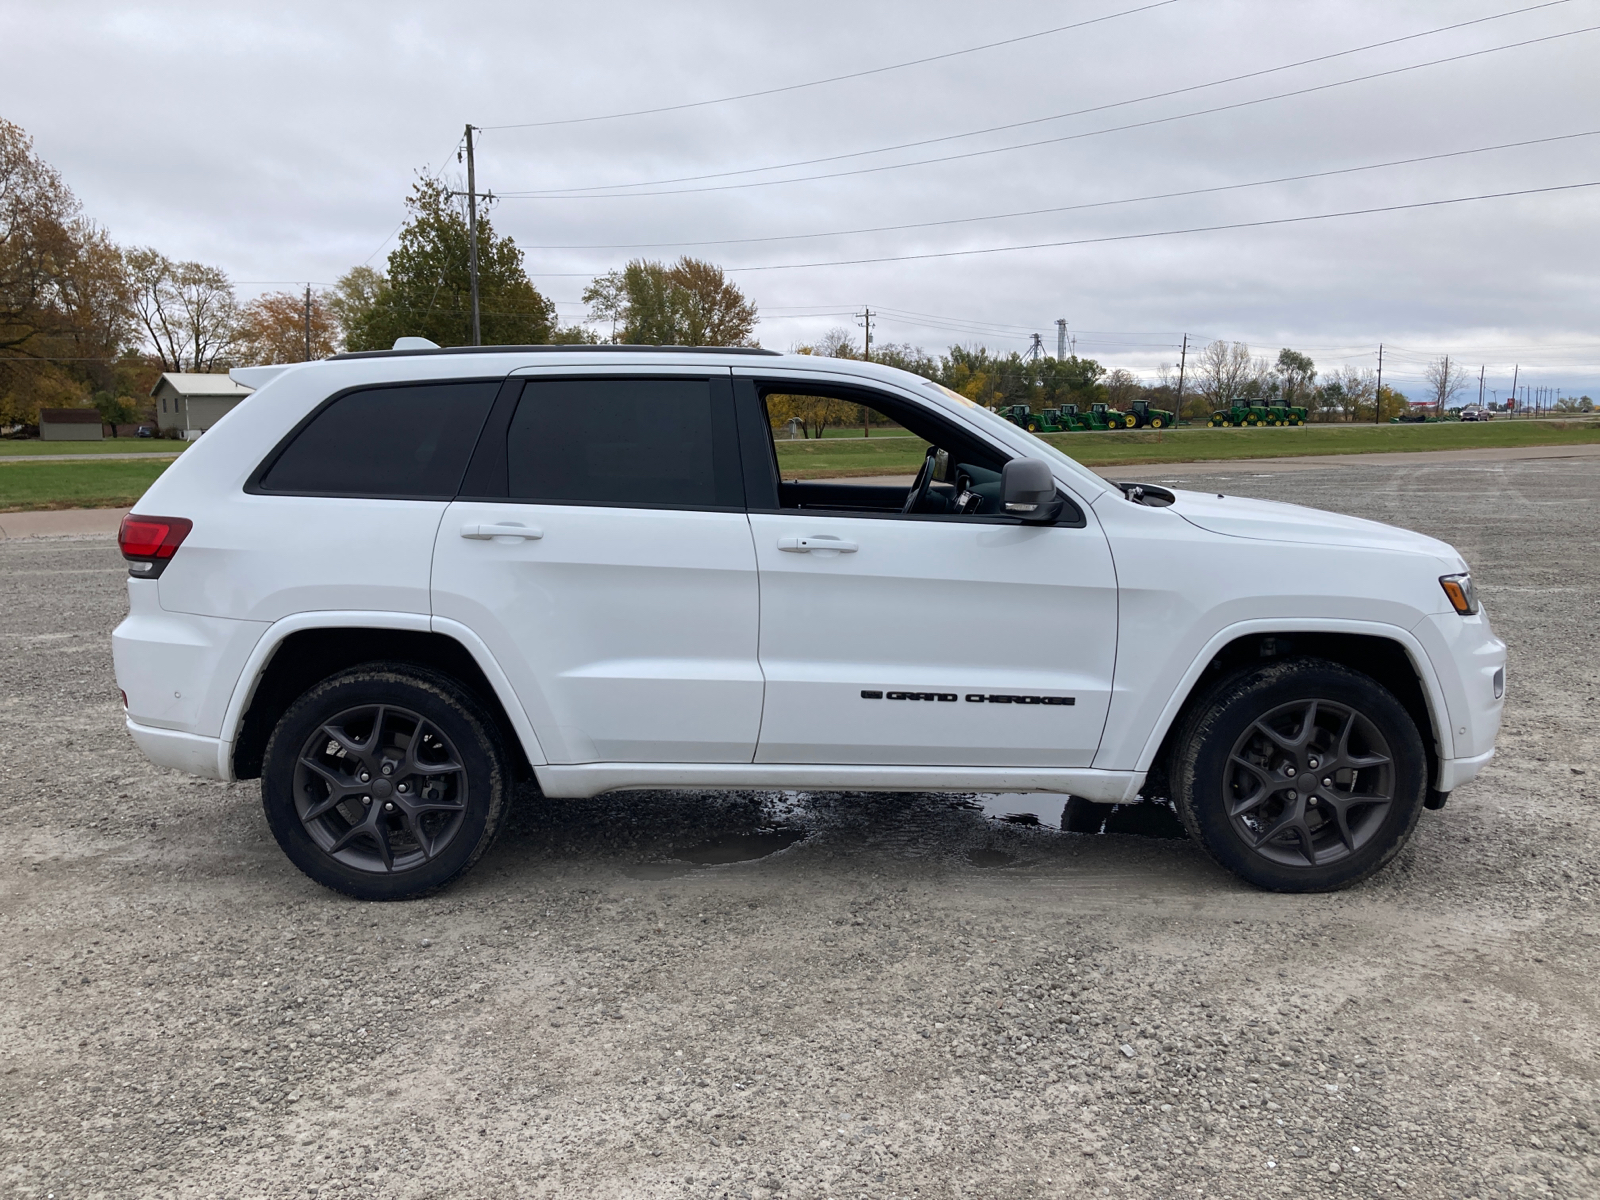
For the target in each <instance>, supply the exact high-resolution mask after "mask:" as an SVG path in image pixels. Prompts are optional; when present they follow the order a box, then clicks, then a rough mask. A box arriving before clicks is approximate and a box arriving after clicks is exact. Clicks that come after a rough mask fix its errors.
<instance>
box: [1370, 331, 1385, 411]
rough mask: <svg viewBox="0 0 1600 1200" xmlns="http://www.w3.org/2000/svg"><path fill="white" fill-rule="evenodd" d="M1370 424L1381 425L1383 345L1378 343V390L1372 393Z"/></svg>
mask: <svg viewBox="0 0 1600 1200" xmlns="http://www.w3.org/2000/svg"><path fill="white" fill-rule="evenodd" d="M1372 423H1373V424H1374V425H1382V424H1383V343H1382V342H1379V343H1378V390H1377V391H1375V392H1373V393H1372Z"/></svg>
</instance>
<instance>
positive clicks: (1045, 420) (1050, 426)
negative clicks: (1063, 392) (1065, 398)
mask: <svg viewBox="0 0 1600 1200" xmlns="http://www.w3.org/2000/svg"><path fill="white" fill-rule="evenodd" d="M1069 428H1070V426H1069V425H1068V424H1067V422H1066V420H1065V419H1064V418H1063V417H1062V415H1061V410H1060V409H1059V408H1042V409H1040V410H1039V428H1038V429H1034V430H1030V432H1032V433H1064V432H1065V431H1066V430H1067V429H1069Z"/></svg>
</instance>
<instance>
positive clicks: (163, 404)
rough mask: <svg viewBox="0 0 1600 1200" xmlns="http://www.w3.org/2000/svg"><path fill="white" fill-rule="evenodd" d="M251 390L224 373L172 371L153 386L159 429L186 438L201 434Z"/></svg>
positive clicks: (152, 391) (152, 397)
mask: <svg viewBox="0 0 1600 1200" xmlns="http://www.w3.org/2000/svg"><path fill="white" fill-rule="evenodd" d="M251 390H252V389H250V388H247V387H245V386H244V385H243V384H239V383H235V382H234V381H233V380H231V379H229V378H228V377H227V376H226V375H223V374H215V375H212V374H206V373H204V372H202V373H195V372H193V371H168V372H166V373H165V374H163V375H162V376H161V378H160V379H158V380H156V385H155V387H153V388H151V389H150V397H151V399H153V400H154V401H155V402H156V429H157V431H158V432H160V433H164V434H167V433H176V434H178V435H179V436H181V437H184V438H195V437H198V436H199V435H200V434H202V433H204V432H205V431H206V430H208V429H210V428H211V427H212V426H213V425H215V424H216V423H217V422H218V421H220V420H222V418H223V417H225V416H227V415H228V413H230V412H232V411H233V406H234V405H236V404H238V403H239V401H241V400H243V399H244V398H245V397H246V396H248V395H249V394H250V392H251Z"/></svg>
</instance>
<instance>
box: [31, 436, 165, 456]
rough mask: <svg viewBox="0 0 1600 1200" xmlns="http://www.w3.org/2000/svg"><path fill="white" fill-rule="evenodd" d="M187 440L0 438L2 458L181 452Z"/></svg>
mask: <svg viewBox="0 0 1600 1200" xmlns="http://www.w3.org/2000/svg"><path fill="white" fill-rule="evenodd" d="M187 447H188V443H187V442H178V441H173V440H172V439H170V438H131V437H125V438H107V439H106V440H105V441H103V442H43V441H40V440H39V439H37V438H27V439H22V438H0V459H5V458H34V457H40V456H42V457H45V458H48V457H50V455H52V454H182V453H183V452H184V450H185V449H186V448H187Z"/></svg>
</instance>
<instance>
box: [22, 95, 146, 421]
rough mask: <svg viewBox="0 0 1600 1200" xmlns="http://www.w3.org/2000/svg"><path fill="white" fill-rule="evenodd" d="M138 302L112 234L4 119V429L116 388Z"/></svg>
mask: <svg viewBox="0 0 1600 1200" xmlns="http://www.w3.org/2000/svg"><path fill="white" fill-rule="evenodd" d="M128 300H129V294H128V279H127V276H126V273H125V271H124V269H123V265H122V259H121V256H120V255H119V253H118V252H117V249H116V247H115V246H114V245H113V244H112V242H111V239H110V237H109V236H108V235H107V234H106V232H105V230H103V229H101V228H100V227H99V226H97V225H95V224H94V223H93V222H92V221H90V220H89V219H88V218H87V217H85V216H84V215H83V212H82V208H81V206H80V204H79V202H78V199H77V197H76V196H74V195H73V194H72V191H71V189H70V188H68V187H67V185H66V183H65V182H64V181H63V180H62V178H61V176H60V174H59V173H58V172H56V170H55V169H54V168H52V167H51V166H50V165H49V164H48V163H46V162H44V161H43V160H42V159H40V158H39V157H38V155H37V154H36V153H35V152H34V149H33V141H32V139H31V138H29V137H28V135H27V133H26V132H25V131H24V130H23V129H22V128H21V127H19V126H17V125H15V124H13V123H11V122H10V121H7V120H5V119H3V118H0V425H15V424H19V423H20V424H31V423H33V422H34V421H35V420H36V419H37V414H38V409H39V406H40V405H41V404H43V405H63V406H72V405H81V404H83V403H85V402H86V401H87V400H88V398H89V396H90V394H91V393H92V392H94V391H96V390H104V389H110V388H114V387H116V385H117V382H118V376H117V374H116V370H115V368H114V365H113V364H114V361H115V360H116V358H117V357H118V355H119V354H120V353H121V351H122V350H123V349H124V348H125V346H126V344H127V342H128V339H129V336H130V334H131V332H132V328H131V325H130V310H129V304H128Z"/></svg>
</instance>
